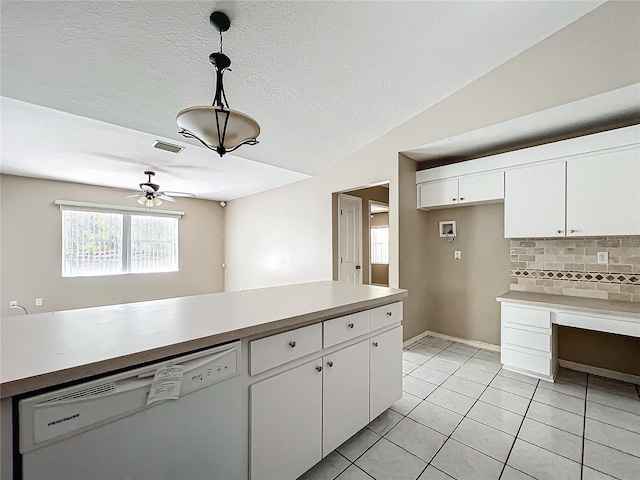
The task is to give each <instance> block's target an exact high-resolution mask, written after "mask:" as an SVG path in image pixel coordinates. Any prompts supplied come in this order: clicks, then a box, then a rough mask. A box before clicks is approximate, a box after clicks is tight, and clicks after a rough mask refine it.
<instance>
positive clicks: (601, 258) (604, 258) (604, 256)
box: [598, 252, 609, 263]
mask: <svg viewBox="0 0 640 480" xmlns="http://www.w3.org/2000/svg"><path fill="white" fill-rule="evenodd" d="M598 263H609V252H598Z"/></svg>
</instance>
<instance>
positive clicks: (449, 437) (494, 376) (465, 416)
mask: <svg viewBox="0 0 640 480" xmlns="http://www.w3.org/2000/svg"><path fill="white" fill-rule="evenodd" d="M465 363H466V362H465ZM499 371H500V370H498V372H499ZM498 372H496V373H495V374H494V375H493V378H492V379H491V381H492V382H493V380H494V379H495V378H496V377H497V376H498ZM451 375H453V373H452V374H451ZM489 383H491V382H489ZM487 388H489V385H487V386H485V388H484V390H483V391H482V393H484V392H485V390H486V389H487ZM482 393H481V394H480V396H482ZM479 398H480V397H478V398H477V399H476V401H475V402H473V405H471V407H470V408H469V410H467V413H465V414H464V415H462V419H461V420H460V421H459V422H458V423H457V424H456V426H455V427H454V429H453V430H452V431H451V433H450V434H449V436H448V437H447V439H446V440H445V441H444V442H443V443H442V445H440V448H439V449H438V451H436V453H435V454H434V455H433V457H431V460H430V461H429V463H427V466H426V467H425V468H424V470H426V469H427V467H428V466H429V465H431V462H433V459H434V458H436V457H437V456H438V453H440V450H442V448H443V447H444V446H445V445H446V444H447V442H448V441H449V440H450V439H451V436H452V435H453V434H454V433H455V431H456V430H457V429H458V427H459V426H460V424H461V423H462V422H463V421H464V419H465V418H467V414H468V413H469V412H470V411H471V409H472V408H473V407H474V406H475V405H476V403H478V402H479ZM425 400H426V399H425ZM443 408H444V407H443ZM458 415H460V414H458ZM469 419H470V420H473V418H469ZM487 426H488V425H487ZM496 430H497V429H496ZM453 440H454V441H457V440H456V439H453ZM514 441H515V440H514ZM459 443H462V442H459ZM462 445H464V446H465V447H468V448H471V449H472V450H475V451H476V452H479V453H481V454H482V455H485V456H487V457H489V458H491V459H493V460H495V458H493V457H492V456H490V455H487V454H486V453H483V452H480V451H479V450H476V449H475V448H473V447H470V446H469V445H467V444H466V443H462ZM507 458H508V457H507ZM496 461H498V462H499V460H496ZM505 462H506V460H505ZM505 464H506V463H505ZM505 464H503V465H505ZM433 467H434V468H438V467H436V466H435V465H434V466H433ZM503 469H504V466H503ZM424 470H423V471H422V472H424ZM438 470H440V469H438ZM444 473H446V474H447V475H449V474H448V473H447V472H444ZM420 475H422V473H420ZM449 476H451V475H449ZM418 478H419V477H418Z"/></svg>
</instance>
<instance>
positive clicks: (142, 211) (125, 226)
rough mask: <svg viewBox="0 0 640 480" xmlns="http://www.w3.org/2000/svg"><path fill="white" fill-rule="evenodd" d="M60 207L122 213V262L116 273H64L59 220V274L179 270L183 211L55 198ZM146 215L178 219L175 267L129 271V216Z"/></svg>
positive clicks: (98, 275) (135, 273) (62, 229)
mask: <svg viewBox="0 0 640 480" xmlns="http://www.w3.org/2000/svg"><path fill="white" fill-rule="evenodd" d="M54 203H55V204H56V205H58V206H59V207H60V210H61V211H64V210H67V211H76V212H78V211H80V212H82V211H84V212H96V213H115V214H120V215H122V264H121V271H120V272H118V273H98V274H90V275H65V262H66V252H65V244H66V240H65V235H66V231H65V227H64V222H61V240H62V246H61V247H62V248H61V251H62V252H61V253H62V258H61V270H62V272H61V275H62V277H63V278H80V277H110V276H118V275H148V274H154V273H172V272H178V271H180V229H179V225H180V223H179V220H180V219H181V218H182V216H184V212H181V211H176V210H151V209H149V208H138V207H128V206H122V205H107V204H101V203H87V202H75V201H70V200H56V201H55V202H54ZM133 215H137V216H147V217H165V218H174V219H177V220H178V223H177V228H176V239H175V248H176V257H177V258H176V268H175V269H172V270H163V271H157V272H133V271H131V263H132V262H131V260H132V259H131V256H132V236H131V234H132V230H131V217H132V216H133Z"/></svg>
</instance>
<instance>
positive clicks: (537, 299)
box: [497, 291, 640, 381]
mask: <svg viewBox="0 0 640 480" xmlns="http://www.w3.org/2000/svg"><path fill="white" fill-rule="evenodd" d="M497 300H498V301H499V302H500V303H501V355H502V364H503V366H504V368H505V369H507V370H512V371H516V372H519V373H523V374H525V375H530V376H534V377H538V378H542V379H544V380H549V381H554V378H555V375H556V372H557V368H558V333H557V331H558V329H557V326H558V325H563V326H568V327H574V328H584V329H587V330H595V331H598V332H607V333H615V334H618V335H628V336H632V337H640V304H639V303H633V302H614V301H607V300H597V299H589V298H579V297H567V296H562V295H546V294H541V293H528V292H515V291H512V292H507V293H505V294H504V295H501V296H499V297H497Z"/></svg>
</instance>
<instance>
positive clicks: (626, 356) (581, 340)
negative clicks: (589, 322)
mask: <svg viewBox="0 0 640 480" xmlns="http://www.w3.org/2000/svg"><path fill="white" fill-rule="evenodd" d="M558 357H559V358H560V359H562V360H568V361H570V362H576V363H581V364H583V365H591V366H594V367H599V368H606V369H607V370H613V371H616V372H624V373H629V374H631V375H640V338H635V337H625V336H624V335H613V334H611V333H602V332H593V331H591V330H583V329H580V328H571V327H558Z"/></svg>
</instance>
